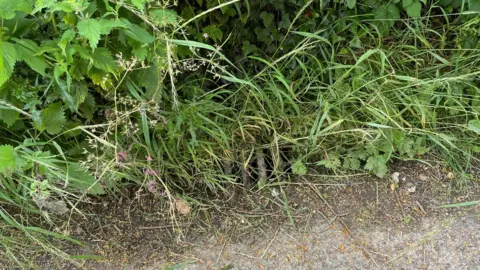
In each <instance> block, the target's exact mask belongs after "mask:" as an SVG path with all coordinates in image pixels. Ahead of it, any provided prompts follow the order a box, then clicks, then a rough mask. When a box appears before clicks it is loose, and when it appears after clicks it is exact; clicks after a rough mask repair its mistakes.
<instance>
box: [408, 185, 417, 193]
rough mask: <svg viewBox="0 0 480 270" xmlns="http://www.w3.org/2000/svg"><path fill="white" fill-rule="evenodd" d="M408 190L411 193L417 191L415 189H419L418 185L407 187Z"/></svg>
mask: <svg viewBox="0 0 480 270" xmlns="http://www.w3.org/2000/svg"><path fill="white" fill-rule="evenodd" d="M407 190H408V192H409V193H415V191H416V190H417V187H416V186H411V187H409V188H407Z"/></svg>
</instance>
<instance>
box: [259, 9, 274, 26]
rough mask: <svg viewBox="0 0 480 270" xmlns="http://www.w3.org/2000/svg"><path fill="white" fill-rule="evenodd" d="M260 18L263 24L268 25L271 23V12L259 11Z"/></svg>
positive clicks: (272, 17)
mask: <svg viewBox="0 0 480 270" xmlns="http://www.w3.org/2000/svg"><path fill="white" fill-rule="evenodd" d="M260 19H262V21H263V25H265V27H270V26H271V25H272V22H273V19H274V15H273V14H272V13H268V12H266V11H263V12H262V13H260Z"/></svg>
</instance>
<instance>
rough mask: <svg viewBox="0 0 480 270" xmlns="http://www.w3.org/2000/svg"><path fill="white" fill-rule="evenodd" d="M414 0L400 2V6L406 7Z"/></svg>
mask: <svg viewBox="0 0 480 270" xmlns="http://www.w3.org/2000/svg"><path fill="white" fill-rule="evenodd" d="M413 1H414V0H402V6H403V7H408V6H410V5H411V4H412V3H413Z"/></svg>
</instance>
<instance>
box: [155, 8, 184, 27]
mask: <svg viewBox="0 0 480 270" xmlns="http://www.w3.org/2000/svg"><path fill="white" fill-rule="evenodd" d="M150 16H151V17H152V21H153V22H154V23H155V24H157V25H158V26H169V25H173V26H176V25H178V15H177V13H176V12H175V11H174V10H169V9H156V10H153V11H151V12H150Z"/></svg>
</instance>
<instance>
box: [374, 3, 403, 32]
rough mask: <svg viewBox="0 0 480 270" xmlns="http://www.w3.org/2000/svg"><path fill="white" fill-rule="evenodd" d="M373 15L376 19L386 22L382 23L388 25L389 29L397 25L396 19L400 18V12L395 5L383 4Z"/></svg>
mask: <svg viewBox="0 0 480 270" xmlns="http://www.w3.org/2000/svg"><path fill="white" fill-rule="evenodd" d="M373 14H374V16H375V19H378V20H384V21H382V23H383V24H385V25H387V26H388V28H390V27H392V26H393V25H394V24H395V21H394V20H395V19H399V18H400V11H399V10H398V8H397V7H396V6H395V5H394V4H383V5H381V6H379V7H378V8H375V10H374V11H373Z"/></svg>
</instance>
